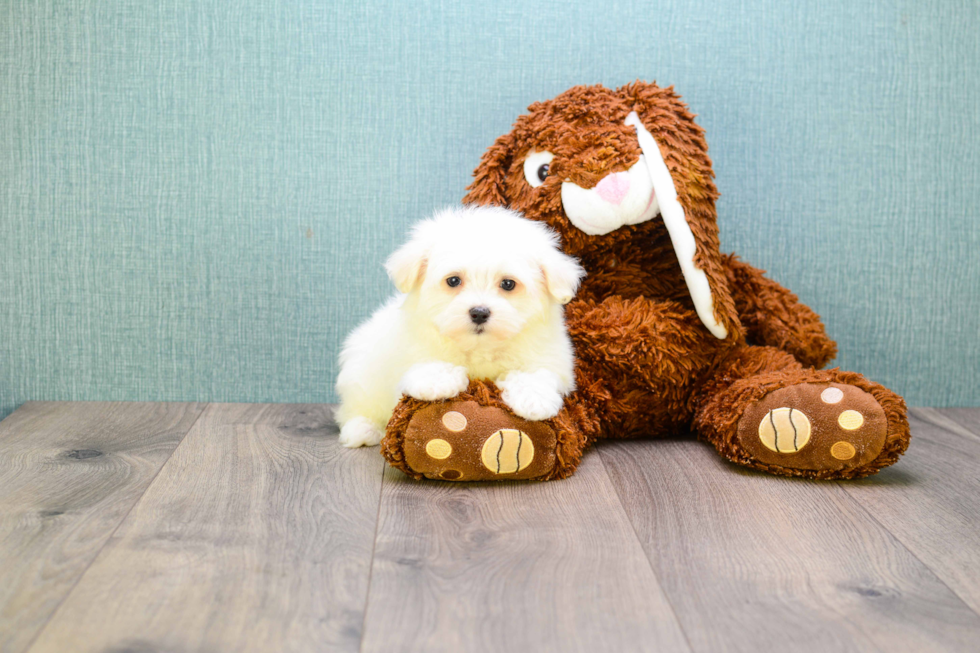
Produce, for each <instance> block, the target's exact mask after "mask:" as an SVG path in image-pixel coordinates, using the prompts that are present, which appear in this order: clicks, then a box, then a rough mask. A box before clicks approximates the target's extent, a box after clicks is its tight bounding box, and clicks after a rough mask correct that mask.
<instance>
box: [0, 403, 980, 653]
mask: <svg viewBox="0 0 980 653" xmlns="http://www.w3.org/2000/svg"><path fill="white" fill-rule="evenodd" d="M911 420H912V428H913V440H912V446H911V448H910V449H909V452H908V453H907V454H906V456H905V457H904V458H903V459H902V461H901V462H900V463H899V464H898V465H896V466H895V467H892V468H890V469H888V470H885V471H884V472H882V473H880V474H879V475H878V476H877V477H874V478H871V479H867V480H864V481H858V482H840V483H838V482H823V483H821V482H807V481H798V480H792V479H782V478H774V477H768V476H765V475H762V474H758V473H754V472H749V471H746V470H743V469H740V468H737V467H735V466H733V465H730V464H728V463H726V462H724V461H723V460H721V459H720V458H719V457H718V456H717V455H716V454H715V453H714V452H713V450H712V449H711V448H710V447H708V446H707V445H704V444H702V443H699V442H695V441H690V440H685V441H649V442H626V443H607V444H604V446H600V447H598V448H597V450H595V451H592V452H590V453H589V454H588V455H587V456H586V458H585V461H584V463H583V464H582V466H581V468H580V469H579V470H578V472H577V473H576V475H575V476H574V477H572V478H570V479H568V480H565V481H556V482H550V483H485V484H451V483H437V482H431V481H429V482H415V481H412V480H410V479H408V478H406V477H405V476H404V475H403V474H401V473H400V472H397V471H395V470H393V469H391V468H389V467H387V466H386V464H385V463H384V461H383V460H382V458H381V456H380V455H379V453H378V450H377V449H376V448H374V449H362V450H357V451H348V450H346V449H343V448H341V447H339V446H338V444H337V438H336V435H337V432H336V429H335V427H334V426H333V424H332V423H331V408H330V406H325V405H241V404H210V405H203V404H157V403H154V404H133V403H29V404H26V405H25V406H23V407H21V408H20V409H19V410H17V411H16V412H15V413H14V414H13V415H11V416H10V417H8V418H7V419H6V420H4V421H3V422H2V423H0V650H2V651H11V652H14V651H56V652H59V653H60V652H63V651H100V652H101V651H115V652H121V651H134V652H149V651H168V652H169V651H236V652H237V651H263V652H267V651H280V650H283V651H355V650H361V651H383V652H390V651H403V650H405V651H408V650H417V651H442V650H445V651H454V652H457V653H458V652H461V651H464V652H465V651H590V652H592V651H617V652H618V651H647V650H649V651H699V652H700V651H703V652H715V651H752V652H758V651H811V650H812V651H852V650H855V651H857V650H860V651H888V652H889V653H891V652H895V651H977V650H980V409H944V410H934V409H916V410H913V411H912V416H911Z"/></svg>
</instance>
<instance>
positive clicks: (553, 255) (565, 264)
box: [540, 248, 585, 304]
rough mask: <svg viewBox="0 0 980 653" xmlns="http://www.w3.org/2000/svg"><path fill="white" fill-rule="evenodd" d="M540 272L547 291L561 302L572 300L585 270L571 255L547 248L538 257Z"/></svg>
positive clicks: (565, 302)
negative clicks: (545, 251) (543, 254)
mask: <svg viewBox="0 0 980 653" xmlns="http://www.w3.org/2000/svg"><path fill="white" fill-rule="evenodd" d="M540 265H541V272H542V274H543V275H544V284H545V287H546V288H547V289H548V293H549V294H550V295H551V296H552V297H554V298H555V300H556V301H558V302H559V303H561V304H567V303H568V302H570V301H572V297H574V296H575V293H576V292H577V291H578V284H579V282H580V281H581V280H582V278H583V277H585V270H584V269H583V268H582V266H581V265H579V263H578V261H576V260H575V259H574V258H572V257H571V256H568V255H566V254H562V253H561V252H560V251H558V250H557V249H551V248H549V249H548V251H547V253H546V254H545V256H542V257H541V259H540Z"/></svg>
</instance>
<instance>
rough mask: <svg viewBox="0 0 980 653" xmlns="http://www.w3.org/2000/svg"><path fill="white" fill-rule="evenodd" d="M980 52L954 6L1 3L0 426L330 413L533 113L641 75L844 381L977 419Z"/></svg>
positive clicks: (728, 220) (736, 246)
mask: <svg viewBox="0 0 980 653" xmlns="http://www.w3.org/2000/svg"><path fill="white" fill-rule="evenodd" d="M885 5H888V6H885ZM641 7H642V8H641ZM977 34H980V8H978V5H977V3H976V2H973V1H961V2H957V1H954V0H916V1H912V0H908V1H905V2H896V3H881V2H871V1H868V0H825V1H823V2H785V0H766V1H763V0H758V1H748V2H747V1H745V0H740V1H737V0H730V1H729V0H694V1H689V2H659V3H658V2H651V3H636V2H615V1H614V2H603V3H598V2H584V1H579V0H561V1H556V0H537V1H536V2H519V3H500V2H493V3H490V2H483V3H469V2H449V1H446V2H436V3H415V2H412V3H409V2H403V3H395V2H376V1H373V0H333V1H329V0H295V1H290V0H278V1H274V0H246V1H245V2H235V3H232V2H227V1H225V0H219V1H210V0H209V1H201V0H176V1H174V0H170V1H166V0H165V1H161V2H145V1H144V0H98V1H95V0H90V1H85V2H82V1H76V2H65V1H62V0H54V1H52V0H43V1H42V0H15V1H10V0H7V1H5V2H2V3H0V225H2V242H0V415H4V414H6V413H8V412H10V411H11V410H12V409H13V408H14V407H16V406H17V405H18V404H20V403H21V402H23V401H25V400H28V399H153V400H190V399H194V400H234V401H284V402H285V401H330V400H332V399H333V397H334V396H333V391H332V384H333V377H334V375H335V374H336V364H335V357H336V352H337V349H338V347H339V344H340V342H341V341H342V339H343V337H344V335H345V333H346V332H347V331H348V330H349V329H350V328H351V327H352V326H354V324H355V323H356V322H357V321H359V320H361V319H363V318H364V317H366V316H367V315H368V314H369V312H370V311H371V309H372V308H373V307H374V306H376V305H377V304H378V303H379V302H381V301H382V300H383V298H384V297H385V296H386V295H387V294H388V293H389V292H390V291H391V288H390V285H389V283H388V281H387V279H386V278H385V277H384V275H383V272H382V269H381V262H382V260H383V259H384V257H385V255H386V254H387V253H388V252H390V251H391V250H392V249H393V248H394V247H395V245H396V243H398V242H399V240H400V239H401V238H402V237H403V235H404V233H405V230H406V227H407V225H408V224H409V223H410V222H412V221H413V220H415V219H417V218H419V217H422V216H424V215H425V214H426V213H428V212H430V211H432V210H433V209H434V208H436V207H439V206H442V205H444V204H447V203H451V202H454V201H458V200H459V198H460V197H461V196H462V194H463V188H464V186H465V185H466V184H467V183H468V181H469V177H470V173H471V171H472V169H473V168H474V166H475V165H476V163H477V161H478V160H479V157H480V154H481V152H482V151H483V150H484V148H486V147H487V146H488V145H489V144H490V143H491V142H492V141H493V139H494V138H495V137H496V136H497V135H498V134H500V133H503V132H505V131H507V130H508V129H509V126H510V124H511V122H512V120H513V119H514V118H515V117H516V116H517V115H518V114H519V113H521V112H522V111H523V110H524V108H525V107H526V106H527V105H528V104H529V103H530V102H532V101H534V100H537V99H545V98H549V97H551V96H553V95H555V94H557V93H559V92H560V91H562V90H564V89H565V88H567V87H569V86H572V85H575V84H579V83H596V82H601V83H604V84H606V85H608V86H615V85H619V84H622V83H626V82H629V81H632V80H634V79H637V78H641V79H647V80H656V81H658V82H660V83H662V84H674V85H675V86H676V88H677V90H678V91H679V92H680V93H681V94H682V95H683V96H684V97H685V98H686V99H687V101H688V102H689V104H690V105H691V107H692V108H693V110H694V111H695V112H696V113H697V114H699V116H700V117H699V121H700V123H701V124H702V125H703V126H704V127H705V128H706V129H707V132H708V141H709V144H710V146H711V154H712V157H713V159H714V162H715V168H716V171H717V174H718V185H719V187H720V190H721V192H722V194H723V196H722V199H721V201H720V203H719V212H720V220H721V228H722V244H723V247H724V248H725V249H727V250H734V251H738V252H740V253H741V254H742V255H743V256H744V258H746V259H747V260H749V261H751V262H753V263H755V264H757V265H759V266H760V267H763V268H766V269H768V270H769V271H770V273H771V275H772V276H773V277H774V278H776V279H778V280H780V281H782V282H783V283H784V284H785V285H787V286H789V287H790V288H793V289H794V290H795V291H797V292H798V294H799V295H800V296H801V297H802V298H803V300H804V301H806V302H807V303H809V304H810V305H811V306H813V307H814V308H815V309H816V310H817V311H818V312H819V313H820V314H821V315H822V316H823V317H824V319H825V321H826V323H827V325H828V327H829V329H830V331H831V333H832V335H834V336H835V337H836V338H837V339H838V341H839V343H840V347H841V354H840V357H839V358H838V361H837V362H838V363H839V364H840V365H842V366H844V367H847V368H850V369H854V370H858V371H860V372H863V373H866V374H868V375H869V376H871V377H873V378H876V379H878V380H880V381H882V382H884V383H886V384H887V385H890V386H891V387H893V388H894V389H896V390H898V391H900V392H903V393H905V394H906V396H907V398H908V400H909V402H910V403H912V404H918V405H922V404H932V405H970V404H980V383H977V376H978V374H977V373H978V370H980V354H978V351H980V345H978V340H980V256H978V253H977V252H978V250H980V224H978V217H980V216H978V208H977V207H978V205H980V165H978V164H980V70H978V67H980V66H978V64H980V39H978V38H977Z"/></svg>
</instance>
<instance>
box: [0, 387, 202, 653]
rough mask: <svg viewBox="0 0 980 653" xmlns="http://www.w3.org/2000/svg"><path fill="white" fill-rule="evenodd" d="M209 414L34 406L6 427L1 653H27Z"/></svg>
mask: <svg viewBox="0 0 980 653" xmlns="http://www.w3.org/2000/svg"><path fill="white" fill-rule="evenodd" d="M203 409H204V405H203V404H162V403H157V404H149V403H90V402H43V403H42V402H30V403H27V404H24V405H23V406H22V407H20V408H19V409H17V410H16V411H15V412H14V413H13V414H11V415H10V416H8V417H7V419H5V420H4V421H3V422H2V423H0V651H8V652H13V651H22V650H24V649H25V648H26V647H27V646H28V644H29V643H30V641H31V640H32V639H33V638H34V637H35V636H36V635H37V633H38V631H40V629H41V628H42V627H43V626H44V624H45V623H46V622H47V621H48V619H49V618H50V616H51V614H52V613H53V612H54V611H55V609H56V608H57V607H58V604H59V603H61V601H62V600H63V599H64V598H65V596H66V595H67V594H68V592H69V591H70V590H71V588H72V587H73V586H74V585H75V583H76V582H77V581H78V579H79V578H80V577H81V575H82V573H83V572H84V571H85V569H86V568H87V567H88V566H89V564H90V563H91V562H92V560H94V559H95V557H96V555H97V554H98V553H99V551H100V550H101V549H102V547H103V545H104V544H105V543H106V541H107V540H108V539H109V536H110V535H111V534H112V532H113V530H115V528H116V527H117V526H118V525H119V523H120V522H121V521H122V520H123V518H124V517H125V516H126V514H127V513H128V512H129V510H130V509H131V508H132V507H133V504H135V503H136V501H137V499H139V497H140V496H141V495H142V494H143V492H144V490H145V489H146V487H147V486H148V485H149V484H150V481H151V480H152V479H153V477H154V476H155V475H156V473H157V472H158V471H159V470H160V468H161V467H162V466H163V464H164V462H165V461H166V460H167V458H169V457H170V454H171V453H172V452H173V450H174V449H175V448H176V447H177V444H178V443H179V442H180V439H181V438H182V437H183V436H184V434H186V433H187V431H188V429H190V428H191V425H192V424H193V423H194V420H195V419H197V417H198V415H200V413H201V411H202V410H203Z"/></svg>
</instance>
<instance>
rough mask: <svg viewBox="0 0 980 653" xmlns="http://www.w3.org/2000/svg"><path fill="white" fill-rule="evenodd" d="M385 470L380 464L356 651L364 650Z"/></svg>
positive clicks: (384, 466)
mask: <svg viewBox="0 0 980 653" xmlns="http://www.w3.org/2000/svg"><path fill="white" fill-rule="evenodd" d="M385 471H386V465H384V463H383V462H382V465H381V483H379V487H378V511H377V513H376V515H375V518H374V538H373V539H372V540H371V562H370V564H369V566H368V580H367V590H366V591H365V592H364V614H363V615H362V616H361V641H360V643H359V644H358V647H357V650H358V653H360V652H361V651H363V650H364V635H365V634H366V630H367V613H368V605H369V603H370V601H371V579H372V577H373V576H374V554H375V551H377V550H378V531H379V529H380V525H381V498H382V497H383V496H384V491H385Z"/></svg>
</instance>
